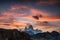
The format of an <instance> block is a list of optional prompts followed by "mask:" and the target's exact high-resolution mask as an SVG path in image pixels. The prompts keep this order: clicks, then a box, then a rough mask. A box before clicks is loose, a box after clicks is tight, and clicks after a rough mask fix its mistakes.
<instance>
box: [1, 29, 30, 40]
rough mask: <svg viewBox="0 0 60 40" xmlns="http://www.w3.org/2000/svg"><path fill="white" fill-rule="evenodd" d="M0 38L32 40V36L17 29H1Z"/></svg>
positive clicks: (6, 39) (5, 39) (3, 39)
mask: <svg viewBox="0 0 60 40" xmlns="http://www.w3.org/2000/svg"><path fill="white" fill-rule="evenodd" d="M0 40H30V36H29V35H28V34H27V33H25V32H20V31H18V30H16V29H13V30H11V29H0Z"/></svg>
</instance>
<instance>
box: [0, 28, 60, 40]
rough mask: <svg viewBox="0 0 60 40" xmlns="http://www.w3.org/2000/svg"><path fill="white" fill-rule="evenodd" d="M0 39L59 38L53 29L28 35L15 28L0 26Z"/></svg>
mask: <svg viewBox="0 0 60 40" xmlns="http://www.w3.org/2000/svg"><path fill="white" fill-rule="evenodd" d="M0 40H60V33H59V32H56V31H53V32H44V33H38V34H34V35H29V34H28V33H26V32H21V31H18V30H16V29H1V28H0Z"/></svg>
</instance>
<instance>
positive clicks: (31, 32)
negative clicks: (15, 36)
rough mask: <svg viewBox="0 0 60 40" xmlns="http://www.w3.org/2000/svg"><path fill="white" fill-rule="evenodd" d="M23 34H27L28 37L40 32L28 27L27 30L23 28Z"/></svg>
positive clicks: (30, 26)
mask: <svg viewBox="0 0 60 40" xmlns="http://www.w3.org/2000/svg"><path fill="white" fill-rule="evenodd" d="M24 32H26V33H28V34H29V35H34V34H37V33H42V31H41V30H38V29H33V26H32V25H29V26H28V28H27V27H25V30H24Z"/></svg>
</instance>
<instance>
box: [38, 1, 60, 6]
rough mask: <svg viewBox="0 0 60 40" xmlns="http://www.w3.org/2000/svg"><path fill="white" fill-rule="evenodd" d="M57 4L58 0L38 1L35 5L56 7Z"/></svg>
mask: <svg viewBox="0 0 60 40" xmlns="http://www.w3.org/2000/svg"><path fill="white" fill-rule="evenodd" d="M57 3H60V0H40V1H38V4H37V5H41V6H44V5H56V4H57Z"/></svg>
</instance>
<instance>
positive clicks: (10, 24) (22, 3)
mask: <svg viewBox="0 0 60 40" xmlns="http://www.w3.org/2000/svg"><path fill="white" fill-rule="evenodd" d="M59 4H60V0H0V28H6V29H14V28H16V29H18V28H21V29H24V28H25V27H26V26H28V25H29V24H31V25H33V27H34V29H41V30H42V31H44V32H45V31H59V32H60V5H59ZM40 15H41V16H42V17H40ZM34 16H36V17H38V19H37V18H36V17H34ZM44 21H47V22H48V23H44ZM16 26H19V27H16Z"/></svg>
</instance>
